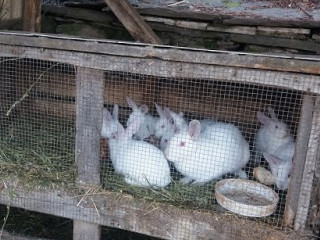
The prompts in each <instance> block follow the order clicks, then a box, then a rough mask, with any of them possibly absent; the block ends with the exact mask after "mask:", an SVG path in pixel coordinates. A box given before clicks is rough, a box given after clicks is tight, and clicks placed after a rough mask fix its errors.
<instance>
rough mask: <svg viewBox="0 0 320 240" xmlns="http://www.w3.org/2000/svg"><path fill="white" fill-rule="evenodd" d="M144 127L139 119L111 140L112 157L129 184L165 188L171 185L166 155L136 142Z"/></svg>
mask: <svg viewBox="0 0 320 240" xmlns="http://www.w3.org/2000/svg"><path fill="white" fill-rule="evenodd" d="M139 127H140V119H139V118H135V119H134V120H133V121H132V122H131V123H130V124H129V125H128V127H127V129H126V130H125V129H124V128H123V127H121V128H120V129H118V131H117V132H116V133H114V134H113V136H112V137H111V138H110V139H109V148H110V157H111V161H112V164H113V167H114V169H115V172H116V173H120V174H123V175H124V180H125V181H126V183H128V184H131V185H135V186H140V187H165V186H167V185H168V184H169V183H170V182H171V177H170V168H169V164H168V161H167V159H166V158H165V156H164V154H163V152H162V151H161V150H159V149H158V148H157V147H155V146H153V145H152V144H149V143H147V142H144V141H138V140H133V139H132V135H133V134H135V133H136V132H137V131H138V129H139Z"/></svg>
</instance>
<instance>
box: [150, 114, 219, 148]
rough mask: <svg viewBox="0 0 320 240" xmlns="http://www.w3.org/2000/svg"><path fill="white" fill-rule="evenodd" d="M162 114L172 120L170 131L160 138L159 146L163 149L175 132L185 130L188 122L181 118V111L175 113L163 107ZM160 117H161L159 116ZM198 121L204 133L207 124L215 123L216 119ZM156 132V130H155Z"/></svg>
mask: <svg viewBox="0 0 320 240" xmlns="http://www.w3.org/2000/svg"><path fill="white" fill-rule="evenodd" d="M163 114H164V115H165V116H166V118H167V119H169V120H170V122H172V121H173V123H172V128H171V131H166V134H165V135H164V136H163V137H162V138H161V141H160V148H161V149H162V150H163V151H164V149H165V148H166V147H167V145H168V142H169V141H170V139H171V138H172V137H173V136H174V135H175V134H177V133H179V132H181V131H186V130H187V128H188V123H187V121H186V120H185V119H184V118H183V113H182V112H180V113H178V114H177V113H175V112H172V111H170V110H169V109H167V108H165V109H164V111H163ZM170 117H171V118H170ZM160 119H161V117H160ZM199 122H200V124H201V133H205V132H206V131H205V130H206V128H207V127H208V126H211V125H213V124H215V123H216V121H214V120H211V119H203V120H200V121H199ZM156 129H157V128H156ZM169 129H170V128H169ZM156 132H157V130H156Z"/></svg>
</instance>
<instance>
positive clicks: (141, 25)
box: [104, 0, 161, 44]
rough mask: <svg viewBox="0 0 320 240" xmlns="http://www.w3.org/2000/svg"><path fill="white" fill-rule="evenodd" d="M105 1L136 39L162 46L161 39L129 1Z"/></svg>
mask: <svg viewBox="0 0 320 240" xmlns="http://www.w3.org/2000/svg"><path fill="white" fill-rule="evenodd" d="M104 1H105V2H106V3H107V4H108V6H109V7H110V8H111V10H112V11H113V13H114V14H115V15H116V16H117V18H118V19H119V21H120V22H121V23H122V24H123V25H124V27H125V28H126V29H127V30H128V31H129V33H130V34H131V35H132V36H133V38H134V39H136V40H137V41H140V42H145V43H153V44H161V40H160V38H159V37H158V36H157V35H156V34H155V33H154V32H153V30H152V29H151V28H150V27H149V26H148V24H147V23H146V22H145V21H144V20H143V18H142V17H141V16H140V15H139V13H138V12H137V11H136V10H135V9H134V8H133V7H132V6H131V5H130V3H129V2H128V1H127V0H104Z"/></svg>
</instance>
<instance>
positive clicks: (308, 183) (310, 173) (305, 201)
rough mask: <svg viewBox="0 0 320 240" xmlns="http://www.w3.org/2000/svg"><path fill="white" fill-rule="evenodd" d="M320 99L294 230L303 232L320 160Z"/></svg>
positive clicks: (315, 106)
mask: <svg viewBox="0 0 320 240" xmlns="http://www.w3.org/2000/svg"><path fill="white" fill-rule="evenodd" d="M319 122H320V97H318V96H317V97H315V105H314V109H313V116H312V124H311V126H312V127H311V131H310V137H309V141H308V152H307V155H306V161H305V166H304V170H303V175H302V180H301V186H300V194H299V199H298V206H297V213H296V218H295V222H294V229H295V230H301V229H305V228H306V223H307V218H308V215H309V210H310V208H309V206H310V200H311V194H313V192H312V184H313V178H314V174H315V172H316V169H315V168H316V163H317V161H319V159H318V149H319V145H320V125H319Z"/></svg>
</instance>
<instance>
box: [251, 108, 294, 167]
mask: <svg viewBox="0 0 320 240" xmlns="http://www.w3.org/2000/svg"><path fill="white" fill-rule="evenodd" d="M268 112H269V114H270V117H271V118H270V117H268V116H266V115H265V114H264V113H262V112H258V114H257V115H258V119H259V121H260V122H261V123H262V126H261V127H260V128H259V130H258V132H257V134H256V136H255V141H254V147H255V149H254V152H255V156H254V161H255V163H256V164H259V163H260V162H261V157H262V153H268V154H274V153H275V152H276V151H278V149H279V148H280V147H281V146H284V145H285V144H288V143H289V142H293V137H292V135H291V134H290V131H289V128H288V126H287V124H285V123H284V122H283V121H280V120H279V119H278V118H277V116H276V115H275V113H274V110H273V109H272V108H271V107H269V108H268ZM291 158H292V157H291Z"/></svg>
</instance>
